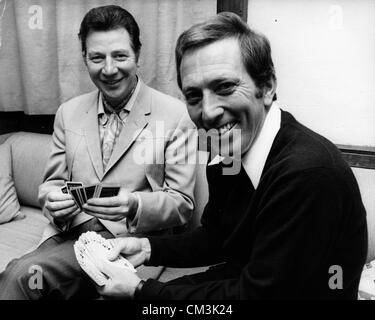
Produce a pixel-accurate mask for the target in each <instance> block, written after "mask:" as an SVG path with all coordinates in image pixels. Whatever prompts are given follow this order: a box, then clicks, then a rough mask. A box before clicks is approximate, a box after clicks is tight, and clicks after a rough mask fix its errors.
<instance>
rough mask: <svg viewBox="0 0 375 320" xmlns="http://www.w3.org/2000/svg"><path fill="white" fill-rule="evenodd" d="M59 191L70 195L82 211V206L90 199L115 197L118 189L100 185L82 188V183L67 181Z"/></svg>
mask: <svg viewBox="0 0 375 320" xmlns="http://www.w3.org/2000/svg"><path fill="white" fill-rule="evenodd" d="M61 191H62V192H63V193H65V194H71V195H72V197H73V199H74V201H75V203H76V204H77V206H78V207H79V208H80V209H81V210H82V207H83V205H84V204H85V203H87V200H89V199H91V198H107V197H115V196H117V195H118V193H119V191H120V187H113V186H104V185H101V184H98V185H94V186H89V187H84V186H83V183H82V182H71V181H67V182H66V183H65V186H64V187H63V188H61Z"/></svg>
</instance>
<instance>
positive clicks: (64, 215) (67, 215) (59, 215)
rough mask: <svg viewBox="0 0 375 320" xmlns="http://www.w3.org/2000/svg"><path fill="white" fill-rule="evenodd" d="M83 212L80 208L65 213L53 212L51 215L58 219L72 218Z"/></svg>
mask: <svg viewBox="0 0 375 320" xmlns="http://www.w3.org/2000/svg"><path fill="white" fill-rule="evenodd" d="M80 212H81V210H80V209H79V208H77V209H76V210H74V211H73V212H71V213H64V212H63V211H57V212H51V215H52V216H53V217H54V218H56V219H58V220H64V221H66V220H70V219H72V218H73V217H75V216H76V215H78V214H79V213H80Z"/></svg>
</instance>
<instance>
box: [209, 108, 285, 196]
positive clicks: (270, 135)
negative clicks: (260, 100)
mask: <svg viewBox="0 0 375 320" xmlns="http://www.w3.org/2000/svg"><path fill="white" fill-rule="evenodd" d="M280 125H281V110H280V107H279V105H278V104H277V103H276V102H274V103H273V104H272V106H271V108H270V110H269V111H268V113H267V115H266V119H265V120H264V124H263V127H262V129H261V131H260V133H259V135H258V137H257V138H256V140H255V141H254V143H253V145H252V146H251V148H250V149H249V151H248V152H246V154H245V155H244V156H243V157H242V166H243V168H244V169H245V171H246V173H247V175H248V176H249V178H250V180H251V182H252V184H253V186H254V188H255V189H256V188H257V187H258V185H259V181H260V178H261V175H262V171H263V168H264V165H265V163H266V160H267V157H268V154H269V152H270V150H271V147H272V144H273V141H274V140H275V138H276V135H277V133H278V132H279V130H280ZM223 159H224V157H222V156H220V155H217V156H216V157H215V158H214V159H213V160H212V161H211V162H210V163H209V164H208V165H209V166H211V165H215V164H218V163H220V162H221V161H223Z"/></svg>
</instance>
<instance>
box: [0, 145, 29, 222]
mask: <svg viewBox="0 0 375 320" xmlns="http://www.w3.org/2000/svg"><path fill="white" fill-rule="evenodd" d="M0 164H1V165H0V224H2V223H7V222H9V221H12V220H16V219H22V218H24V215H23V214H22V213H21V212H20V204H19V203H18V199H17V194H16V189H15V187H14V182H13V178H12V156H11V153H10V147H9V146H8V145H7V144H1V145H0Z"/></svg>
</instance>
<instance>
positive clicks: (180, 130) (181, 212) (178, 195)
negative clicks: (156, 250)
mask: <svg viewBox="0 0 375 320" xmlns="http://www.w3.org/2000/svg"><path fill="white" fill-rule="evenodd" d="M197 144H198V137H197V131H196V128H195V126H194V124H193V123H192V122H191V120H190V118H189V116H188V114H187V112H185V113H183V115H182V116H181V118H180V119H179V121H178V124H177V126H176V127H175V128H174V131H173V133H172V136H171V137H170V138H168V141H167V143H166V147H165V150H164V156H165V160H164V163H163V164H157V165H156V166H154V167H155V170H159V171H160V172H158V175H161V176H163V177H164V182H163V185H162V186H161V187H159V186H158V187H157V190H154V191H153V192H136V195H137V197H138V198H139V199H140V201H139V203H140V208H139V210H138V211H137V214H136V216H135V217H134V219H133V220H132V221H131V222H130V223H128V228H129V231H130V232H132V233H146V232H150V231H158V230H162V229H168V228H171V227H175V226H181V225H184V224H186V223H187V222H188V221H189V219H190V218H191V215H192V212H193V210H194V186H195V180H196V162H197ZM163 171H164V172H163Z"/></svg>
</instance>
